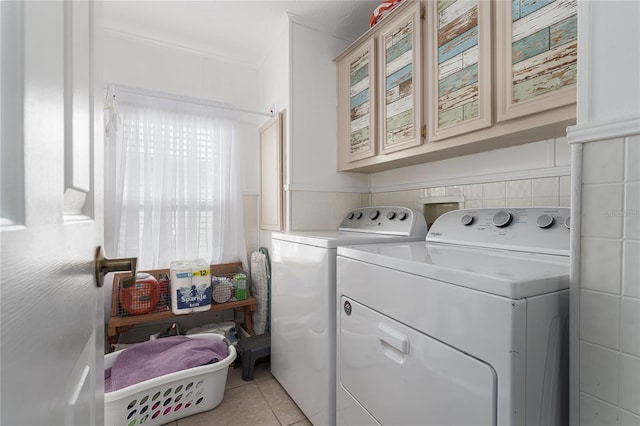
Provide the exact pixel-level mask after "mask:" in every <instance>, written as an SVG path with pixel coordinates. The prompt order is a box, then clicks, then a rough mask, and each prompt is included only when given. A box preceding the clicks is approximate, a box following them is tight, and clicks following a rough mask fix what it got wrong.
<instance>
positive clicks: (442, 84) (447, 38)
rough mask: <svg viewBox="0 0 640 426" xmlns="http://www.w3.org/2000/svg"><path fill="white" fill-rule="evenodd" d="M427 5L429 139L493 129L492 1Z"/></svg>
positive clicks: (457, 0)
mask: <svg viewBox="0 0 640 426" xmlns="http://www.w3.org/2000/svg"><path fill="white" fill-rule="evenodd" d="M427 7H428V9H427V17H428V18H427V19H428V25H427V28H428V31H430V34H429V44H430V46H429V58H428V66H427V76H428V81H429V87H428V90H427V92H428V98H429V108H428V109H429V141H435V140H439V139H443V138H447V137H451V136H455V135H459V134H462V133H467V132H471V131H474V130H479V129H483V128H486V127H489V126H491V124H492V106H491V92H492V90H491V69H492V66H491V62H492V58H491V2H490V1H488V0H438V1H430V2H427Z"/></svg>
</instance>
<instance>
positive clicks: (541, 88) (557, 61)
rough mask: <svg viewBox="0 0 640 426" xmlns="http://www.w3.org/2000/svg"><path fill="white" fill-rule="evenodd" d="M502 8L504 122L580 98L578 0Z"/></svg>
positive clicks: (521, 1)
mask: <svg viewBox="0 0 640 426" xmlns="http://www.w3.org/2000/svg"><path fill="white" fill-rule="evenodd" d="M496 7H497V11H496V12H497V13H496V16H497V19H498V22H497V42H498V87H497V88H498V121H503V120H508V119H511V118H515V117H521V116H523V115H528V114H533V113H536V112H540V111H545V110H549V109H552V108H557V107H560V106H564V105H568V104H571V103H575V102H576V78H577V67H576V66H577V57H578V40H577V0H556V1H554V2H542V1H539V2H531V1H525V0H512V1H511V2H497V5H496Z"/></svg>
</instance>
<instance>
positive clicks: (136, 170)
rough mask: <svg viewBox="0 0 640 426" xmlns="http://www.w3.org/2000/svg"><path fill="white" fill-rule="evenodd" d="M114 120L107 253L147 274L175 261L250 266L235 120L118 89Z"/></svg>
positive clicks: (110, 121)
mask: <svg viewBox="0 0 640 426" xmlns="http://www.w3.org/2000/svg"><path fill="white" fill-rule="evenodd" d="M115 90H116V94H117V108H115V107H116V106H115V105H114V106H113V107H114V108H115V109H112V112H113V111H117V116H116V115H115V114H110V115H109V117H108V118H107V121H106V123H107V128H106V132H107V133H106V136H107V137H106V147H105V251H106V253H107V256H109V257H112V258H120V257H137V258H138V267H139V268H140V269H153V268H166V267H169V264H170V262H171V261H172V260H182V259H198V258H202V259H205V260H207V261H209V262H210V263H225V262H232V261H241V262H242V263H243V264H244V265H245V266H246V265H247V254H246V244H245V234H244V217H243V202H242V190H241V182H240V172H241V169H240V168H241V164H242V163H241V161H240V158H239V149H238V146H237V145H238V143H237V140H236V134H237V130H236V126H237V125H236V121H235V120H234V118H233V114H232V113H231V112H229V111H224V110H222V109H219V108H213V107H210V106H202V105H197V104H193V103H190V102H187V101H185V100H184V99H182V98H177V99H175V100H171V99H166V98H163V97H161V96H159V95H158V94H153V93H148V94H140V93H135V92H133V91H127V90H124V89H120V88H117V87H116V89H115Z"/></svg>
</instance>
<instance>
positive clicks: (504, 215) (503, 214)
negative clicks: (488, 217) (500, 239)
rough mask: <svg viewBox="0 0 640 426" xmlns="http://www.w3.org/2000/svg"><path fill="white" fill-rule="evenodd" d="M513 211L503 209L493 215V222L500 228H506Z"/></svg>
mask: <svg viewBox="0 0 640 426" xmlns="http://www.w3.org/2000/svg"><path fill="white" fill-rule="evenodd" d="M511 219H512V217H511V213H509V212H508V211H506V210H501V211H499V212H498V213H496V214H494V215H493V219H492V221H493V224H494V225H495V226H497V227H498V228H504V227H505V226H507V225H509V224H510V223H511Z"/></svg>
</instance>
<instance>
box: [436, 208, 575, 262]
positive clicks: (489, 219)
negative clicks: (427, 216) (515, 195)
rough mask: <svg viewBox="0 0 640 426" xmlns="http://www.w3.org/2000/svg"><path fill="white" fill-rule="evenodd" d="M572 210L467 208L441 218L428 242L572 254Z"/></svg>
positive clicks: (437, 221)
mask: <svg viewBox="0 0 640 426" xmlns="http://www.w3.org/2000/svg"><path fill="white" fill-rule="evenodd" d="M570 226H571V220H570V217H569V208H568V207H522V208H502V209H500V208H487V209H463V210H454V211H451V212H447V213H445V214H443V215H442V216H440V217H438V219H436V221H435V222H434V224H433V225H432V226H431V229H429V233H428V234H427V238H426V240H427V241H431V242H441V243H451V244H460V245H470V246H478V247H492V248H502V249H506V250H519V251H528V252H537V253H548V254H562V255H568V253H569V229H570Z"/></svg>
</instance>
